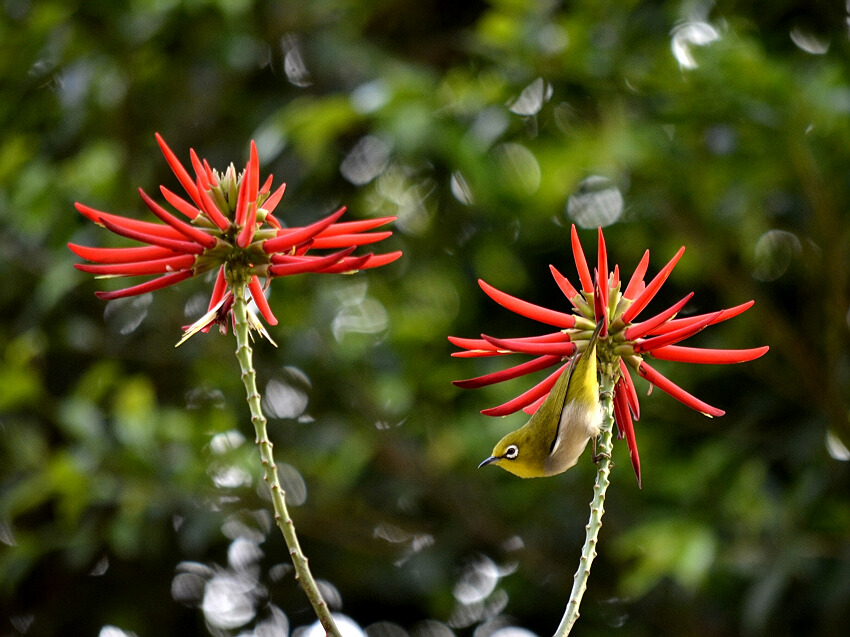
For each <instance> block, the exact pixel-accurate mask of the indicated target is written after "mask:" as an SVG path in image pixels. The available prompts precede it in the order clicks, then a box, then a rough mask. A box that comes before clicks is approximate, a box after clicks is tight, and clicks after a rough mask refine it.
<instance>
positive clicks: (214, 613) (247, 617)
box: [201, 572, 257, 629]
mask: <svg viewBox="0 0 850 637" xmlns="http://www.w3.org/2000/svg"><path fill="white" fill-rule="evenodd" d="M256 597H257V581H256V580H255V579H252V578H250V577H241V576H238V575H235V574H233V573H230V572H222V573H217V574H216V575H214V576H213V578H212V579H211V580H209V581H208V582H207V583H206V587H205V589H204V598H203V601H202V602H201V610H202V611H203V613H204V618H205V619H206V621H207V622H208V623H209V624H211V625H212V626H214V627H216V628H225V629H228V628H229V629H234V628H239V627H240V626H244V625H245V624H247V623H248V622H249V621H251V620H252V619H254V615H255V612H256V611H255V609H254V602H255V600H256Z"/></svg>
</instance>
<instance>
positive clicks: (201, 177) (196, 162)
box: [189, 148, 210, 190]
mask: <svg viewBox="0 0 850 637" xmlns="http://www.w3.org/2000/svg"><path fill="white" fill-rule="evenodd" d="M189 159H190V160H191V161H192V168H194V169H195V177H196V178H197V179H198V182H199V186H200V187H201V189H203V190H209V189H210V181H209V179H208V178H207V171H206V170H205V169H204V165H203V164H202V163H201V160H200V159H198V155H197V154H196V153H195V151H194V149H192V148H190V149H189Z"/></svg>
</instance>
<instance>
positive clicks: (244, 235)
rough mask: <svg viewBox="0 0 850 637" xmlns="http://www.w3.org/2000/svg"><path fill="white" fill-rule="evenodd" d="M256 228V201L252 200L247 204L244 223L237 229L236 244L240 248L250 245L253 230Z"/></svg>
mask: <svg viewBox="0 0 850 637" xmlns="http://www.w3.org/2000/svg"><path fill="white" fill-rule="evenodd" d="M256 230H257V202H256V201H253V202H252V203H250V204H248V218H247V219H245V225H244V226H243V227H242V230H240V231H239V235H238V236H237V237H236V245H238V246H239V247H240V248H247V247H248V246H249V245H251V241H252V240H253V239H254V232H255V231H256Z"/></svg>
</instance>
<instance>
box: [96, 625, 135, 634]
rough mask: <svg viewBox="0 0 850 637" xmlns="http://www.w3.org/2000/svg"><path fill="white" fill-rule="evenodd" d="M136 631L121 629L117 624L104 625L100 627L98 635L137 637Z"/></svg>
mask: <svg viewBox="0 0 850 637" xmlns="http://www.w3.org/2000/svg"><path fill="white" fill-rule="evenodd" d="M135 635H136V633H133V632H127V631H124V630H121V629H120V628H118V627H116V626H109V625H107V626H104V627H103V628H101V629H100V632H99V633H98V637H135Z"/></svg>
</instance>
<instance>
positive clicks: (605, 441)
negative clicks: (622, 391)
mask: <svg viewBox="0 0 850 637" xmlns="http://www.w3.org/2000/svg"><path fill="white" fill-rule="evenodd" d="M614 378H615V375H614V374H610V373H604V372H603V374H602V385H601V387H600V392H599V396H600V402H601V404H602V410H603V411H602V431H601V433H600V434H599V440H598V446H597V454H598V456H599V461H598V465H597V470H596V484H595V485H593V500H591V502H590V520H589V521H588V523H587V526H586V527H585V528H586V529H587V535H586V536H585V540H584V546H583V547H582V550H581V560H580V561H579V567H578V570H577V571H576V574H575V576H574V577H573V590H572V591H571V592H570V601H569V602H567V608H566V610H565V611H564V616H563V618H561V623H560V624H559V625H558V629H557V630H556V631H555V637H566V635H569V634H570V631H571V630H572V628H573V624H575V622H576V620H577V619H578V616H579V612H578V608H579V605H580V604H581V598H582V597H583V596H584V591H585V590H587V579H588V577H590V566H591V564H593V558H595V557H596V543H597V540H598V536H599V530H600V529H601V528H602V515H603V513H605V492H606V491H607V490H608V485H609V484H610V481H609V479H608V475H609V474H610V473H611V467H612V466H613V463H612V462H611V452H612V451H613V448H614V441H613V433H612V430H613V424H614V401H613V397H614Z"/></svg>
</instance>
